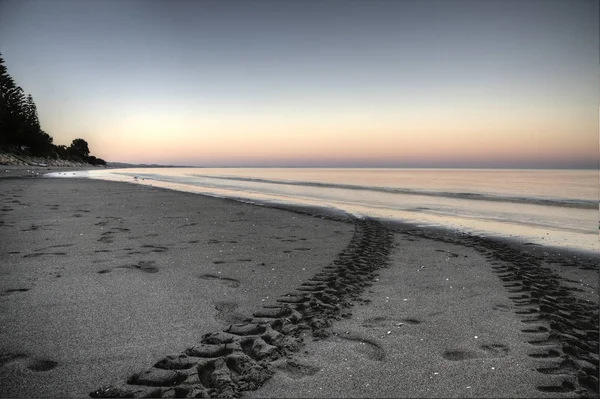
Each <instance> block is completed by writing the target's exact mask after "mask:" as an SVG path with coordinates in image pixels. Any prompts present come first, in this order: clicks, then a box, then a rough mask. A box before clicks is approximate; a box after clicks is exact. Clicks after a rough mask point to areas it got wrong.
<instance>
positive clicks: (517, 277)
mask: <svg viewBox="0 0 600 399" xmlns="http://www.w3.org/2000/svg"><path fill="white" fill-rule="evenodd" d="M7 170H8V169H7ZM12 170H13V169H11V172H5V175H6V176H9V175H10V176H13V177H8V178H4V179H0V188H1V189H0V237H1V242H2V244H1V247H0V274H1V275H2V279H0V309H1V311H0V318H1V319H0V381H2V382H1V383H0V396H1V397H89V396H90V395H91V396H92V397H119V396H120V397H142V396H155V397H173V396H176V397H218V396H230V397H233V396H243V397H461V398H462V397H548V398H553V397H598V362H599V354H598V324H599V322H598V257H597V256H594V255H592V256H590V255H585V254H577V253H572V252H564V251H563V252H560V251H555V250H552V249H550V248H545V247H540V246H536V245H526V244H527V243H525V245H524V244H518V243H511V242H507V241H505V242H503V241H499V240H492V239H488V238H483V237H473V236H468V235H459V234H453V233H451V232H449V231H443V230H424V229H417V228H414V227H412V226H404V227H401V226H387V225H384V224H381V223H379V222H377V221H373V220H357V219H351V218H346V219H343V218H338V219H337V220H336V219H335V218H325V217H314V216H311V215H310V214H307V213H302V212H300V211H296V212H292V211H289V210H283V209H274V208H267V207H263V206H256V205H250V204H244V203H240V202H235V201H231V200H225V199H219V198H211V197H206V196H201V195H196V194H189V193H182V192H175V191H168V190H164V189H158V188H153V187H149V186H142V185H135V184H125V183H114V182H105V181H95V180H85V179H50V178H40V177H35V178H32V177H27V178H25V177H22V176H32V175H35V176H37V175H36V174H35V173H36V172H33V173H31V172H27V173H25V172H23V171H22V170H20V169H18V168H15V169H14V170H16V171H12ZM19 170H20V172H19Z"/></svg>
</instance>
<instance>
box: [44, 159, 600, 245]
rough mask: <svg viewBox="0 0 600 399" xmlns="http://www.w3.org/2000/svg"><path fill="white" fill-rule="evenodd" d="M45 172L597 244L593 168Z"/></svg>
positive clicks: (595, 173)
mask: <svg viewBox="0 0 600 399" xmlns="http://www.w3.org/2000/svg"><path fill="white" fill-rule="evenodd" d="M51 175H53V176H55V177H56V176H57V175H59V176H61V177H65V176H79V177H81V176H83V177H89V178H94V179H103V180H112V181H125V182H130V183H135V184H147V185H153V186H159V187H164V188H170V189H174V190H181V191H190V192H196V193H202V194H208V195H213V196H219V197H228V198H235V199H240V200H244V201H250V202H255V203H262V204H270V203H277V204H288V205H299V206H309V207H318V208H321V211H323V210H329V211H331V212H339V211H342V212H347V213H350V214H353V215H355V216H359V217H361V216H369V217H376V218H382V219H386V220H392V221H400V222H410V223H415V224H417V225H422V226H442V227H447V228H451V229H455V230H460V231H467V232H471V233H475V234H479V235H495V236H506V237H511V236H512V237H515V238H518V239H521V240H525V241H528V242H534V243H537V244H542V245H555V246H562V247H570V248H573V249H582V250H592V251H597V250H598V248H599V245H598V215H599V190H598V186H599V181H598V171H595V170H491V169H485V170H484V169H480V170H477V169H475V170H474V169H296V168H265V169H262V168H260V169H259V168H257V169H250V168H245V169H242V168H240V169H237V168H221V169H209V168H148V169H113V170H110V169H106V170H93V171H87V172H76V173H75V174H73V173H72V172H70V173H67V174H51Z"/></svg>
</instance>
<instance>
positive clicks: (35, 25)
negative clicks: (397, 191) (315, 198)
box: [0, 0, 600, 168]
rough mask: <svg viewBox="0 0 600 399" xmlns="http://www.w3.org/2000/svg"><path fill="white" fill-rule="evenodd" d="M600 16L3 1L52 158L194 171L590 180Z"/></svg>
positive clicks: (439, 6)
mask: <svg viewBox="0 0 600 399" xmlns="http://www.w3.org/2000/svg"><path fill="white" fill-rule="evenodd" d="M598 15H599V9H598V1H597V0H594V1H592V0H590V1H584V0H569V1H567V0H561V1H553V0H540V1H534V0H523V1H516V0H501V1H495V0H477V1H459V0H415V1H409V0H384V1H378V0H371V1H366V0H365V1H353V0H344V1H341V0H340V1H333V0H320V1H308V0H307V1H273V0H270V1H258V0H247V1H210V0H201V1H192V0H171V1H161V0H143V1H142V0H140V1H137V0H94V1H92V0H86V1H79V0H78V1H70V0H68V1H66V0H41V1H34V0H25V1H23V0H17V1H13V0H0V52H1V53H2V55H3V57H4V59H5V61H6V66H7V68H8V71H9V73H10V75H11V76H12V77H13V78H14V79H15V81H16V82H17V84H19V85H20V86H22V87H23V89H24V90H25V92H26V93H31V94H32V95H33V98H34V100H35V102H36V104H37V107H38V113H39V117H40V122H41V124H42V128H43V129H44V130H45V131H46V132H48V133H49V134H50V135H51V136H52V137H54V142H55V143H56V144H66V145H68V144H70V142H71V141H72V140H73V139H75V138H79V137H81V138H84V139H85V140H86V141H87V142H88V143H89V146H90V150H91V152H92V154H94V155H96V156H98V157H100V158H103V159H105V160H107V161H119V162H129V163H157V164H173V165H193V166H331V167H346V166H359V167H363V166H364V167H508V168H512V167H528V168H536V167H540V168H552V167H555V168H582V167H583V168H597V167H598V158H599V144H598V143H599V130H598V124H599V115H598V114H599V108H598V106H599V94H598V92H599V52H600V50H599V48H600V44H599V27H598Z"/></svg>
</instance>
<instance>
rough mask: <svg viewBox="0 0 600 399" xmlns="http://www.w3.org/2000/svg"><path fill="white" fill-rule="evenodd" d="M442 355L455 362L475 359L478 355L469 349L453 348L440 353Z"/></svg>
mask: <svg viewBox="0 0 600 399" xmlns="http://www.w3.org/2000/svg"><path fill="white" fill-rule="evenodd" d="M442 357H443V358H444V359H446V360H451V361H454V362H456V361H461V360H468V359H475V358H477V357H479V356H478V355H477V353H475V352H471V351H463V350H454V351H446V352H444V353H442Z"/></svg>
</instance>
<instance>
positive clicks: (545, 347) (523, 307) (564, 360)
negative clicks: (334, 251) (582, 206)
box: [403, 230, 600, 397]
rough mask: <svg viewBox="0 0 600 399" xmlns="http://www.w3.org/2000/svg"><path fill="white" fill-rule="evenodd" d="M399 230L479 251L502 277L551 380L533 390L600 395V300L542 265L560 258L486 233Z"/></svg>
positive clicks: (534, 354) (568, 263)
mask: <svg viewBox="0 0 600 399" xmlns="http://www.w3.org/2000/svg"><path fill="white" fill-rule="evenodd" d="M403 233H406V234H408V235H412V236H419V237H424V238H430V239H434V240H440V241H444V242H448V243H452V244H459V245H464V246H468V247H471V248H474V249H475V250H477V251H478V252H480V253H482V255H483V256H484V257H485V258H487V259H488V260H489V261H490V262H491V263H492V268H493V269H494V272H495V273H496V274H497V275H498V277H499V278H500V279H501V280H502V281H503V285H504V287H505V288H506V289H507V291H508V293H509V298H510V299H511V301H512V302H513V305H514V307H515V308H516V309H517V310H516V311H515V313H516V314H517V315H518V316H519V317H520V318H521V321H522V323H523V329H522V330H521V331H522V332H523V333H524V334H525V335H526V336H530V337H531V338H528V339H527V340H526V342H527V343H528V344H529V345H531V350H530V351H529V353H528V356H530V357H531V358H534V359H537V360H539V361H540V365H539V367H537V368H536V370H537V372H539V373H541V374H544V375H546V376H547V377H549V378H551V379H552V383H551V384H550V385H540V386H536V389H537V390H538V391H540V392H544V393H574V394H576V395H578V396H580V397H598V375H599V367H598V364H599V357H600V356H599V344H598V341H599V317H598V304H597V303H594V302H592V301H587V300H583V299H581V298H578V297H577V296H576V295H575V292H576V291H577V289H574V288H571V287H569V286H568V285H566V284H565V282H566V281H565V279H563V278H562V277H560V276H559V275H557V274H556V273H555V272H554V271H552V270H551V269H550V268H548V267H545V266H544V264H545V263H546V262H553V263H559V262H558V261H557V259H556V257H554V256H552V255H550V257H545V256H539V255H537V256H536V255H534V254H532V253H526V252H524V251H520V250H518V249H517V248H515V247H513V246H511V245H508V244H506V243H502V242H499V241H495V240H493V239H489V238H484V237H476V236H471V235H464V236H449V235H445V234H439V233H435V232H425V231H422V230H409V231H403ZM546 258H548V259H546ZM560 263H561V264H562V265H563V266H564V267H573V266H578V267H579V268H580V269H582V270H589V269H593V266H592V265H591V264H586V263H583V262H582V264H581V265H578V264H574V263H573V262H572V261H566V262H560ZM595 269H596V270H597V266H596V268H595Z"/></svg>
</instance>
